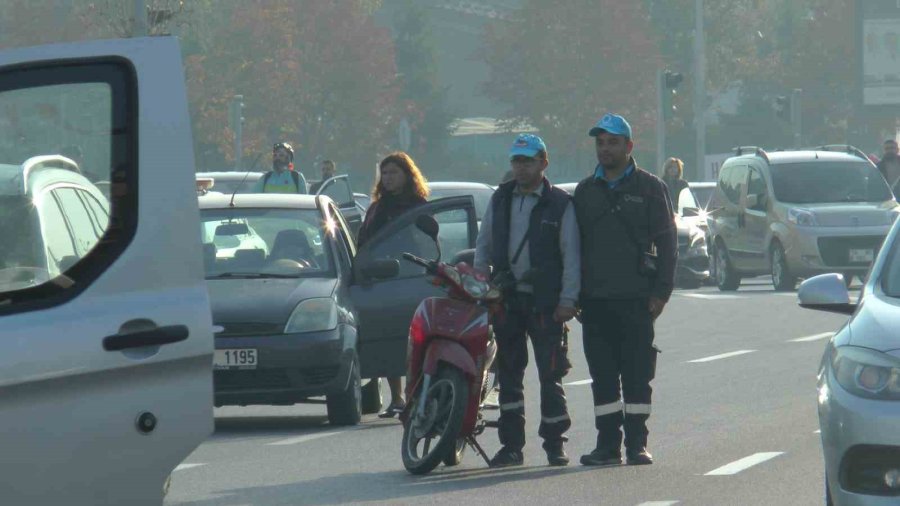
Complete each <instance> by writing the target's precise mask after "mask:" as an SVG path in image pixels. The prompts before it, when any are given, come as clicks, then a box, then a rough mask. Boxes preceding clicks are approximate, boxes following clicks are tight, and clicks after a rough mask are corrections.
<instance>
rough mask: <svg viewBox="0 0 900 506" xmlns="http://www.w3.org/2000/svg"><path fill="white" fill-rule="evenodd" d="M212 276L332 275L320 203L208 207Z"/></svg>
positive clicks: (206, 246)
mask: <svg viewBox="0 0 900 506" xmlns="http://www.w3.org/2000/svg"><path fill="white" fill-rule="evenodd" d="M201 220H202V225H201V230H200V235H201V240H202V241H203V258H204V265H205V268H206V277H207V278H228V277H309V276H331V275H333V273H334V270H333V268H332V265H333V264H332V259H331V253H330V251H329V249H328V247H327V246H326V244H327V243H326V242H325V241H324V238H325V228H324V227H325V224H324V223H322V215H321V214H320V213H319V211H318V210H315V209H240V208H235V209H203V210H201Z"/></svg>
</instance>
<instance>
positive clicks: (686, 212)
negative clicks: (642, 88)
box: [681, 207, 700, 218]
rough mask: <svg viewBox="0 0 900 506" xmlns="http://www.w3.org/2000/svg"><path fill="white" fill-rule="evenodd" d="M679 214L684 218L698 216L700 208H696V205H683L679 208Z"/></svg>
mask: <svg viewBox="0 0 900 506" xmlns="http://www.w3.org/2000/svg"><path fill="white" fill-rule="evenodd" d="M681 215H682V216H684V217H685V218H691V217H694V216H700V209H697V208H696V207H685V208H684V209H682V210H681Z"/></svg>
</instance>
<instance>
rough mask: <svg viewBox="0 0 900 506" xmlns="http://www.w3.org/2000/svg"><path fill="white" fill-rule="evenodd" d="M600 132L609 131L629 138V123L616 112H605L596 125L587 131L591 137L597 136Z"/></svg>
mask: <svg viewBox="0 0 900 506" xmlns="http://www.w3.org/2000/svg"><path fill="white" fill-rule="evenodd" d="M600 132H609V133H611V134H613V135H622V136H624V137H626V138H628V139H630V138H631V125H629V124H628V122H627V121H625V118H623V117H622V116H619V115H618V114H606V115H604V116H603V117H602V118H600V121H598V122H597V125H596V126H594V128H592V129H591V131H590V132H588V135H590V136H591V137H597V136H598V135H600Z"/></svg>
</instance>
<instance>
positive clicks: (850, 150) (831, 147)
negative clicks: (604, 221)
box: [813, 144, 869, 160]
mask: <svg viewBox="0 0 900 506" xmlns="http://www.w3.org/2000/svg"><path fill="white" fill-rule="evenodd" d="M813 150H814V151H837V152H840V153H847V154H851V155H853V156H857V157H859V158H862V159H863V160H869V157H868V156H866V154H865V153H863V152H862V150H861V149H859V148H857V147H856V146H851V145H850V144H826V145H824V146H816V147H815V148H813Z"/></svg>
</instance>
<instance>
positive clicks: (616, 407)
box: [594, 401, 622, 416]
mask: <svg viewBox="0 0 900 506" xmlns="http://www.w3.org/2000/svg"><path fill="white" fill-rule="evenodd" d="M619 411H622V401H616V402H611V403H609V404H602V405H600V406H594V416H606V415H611V414H613V413H618V412H619Z"/></svg>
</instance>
